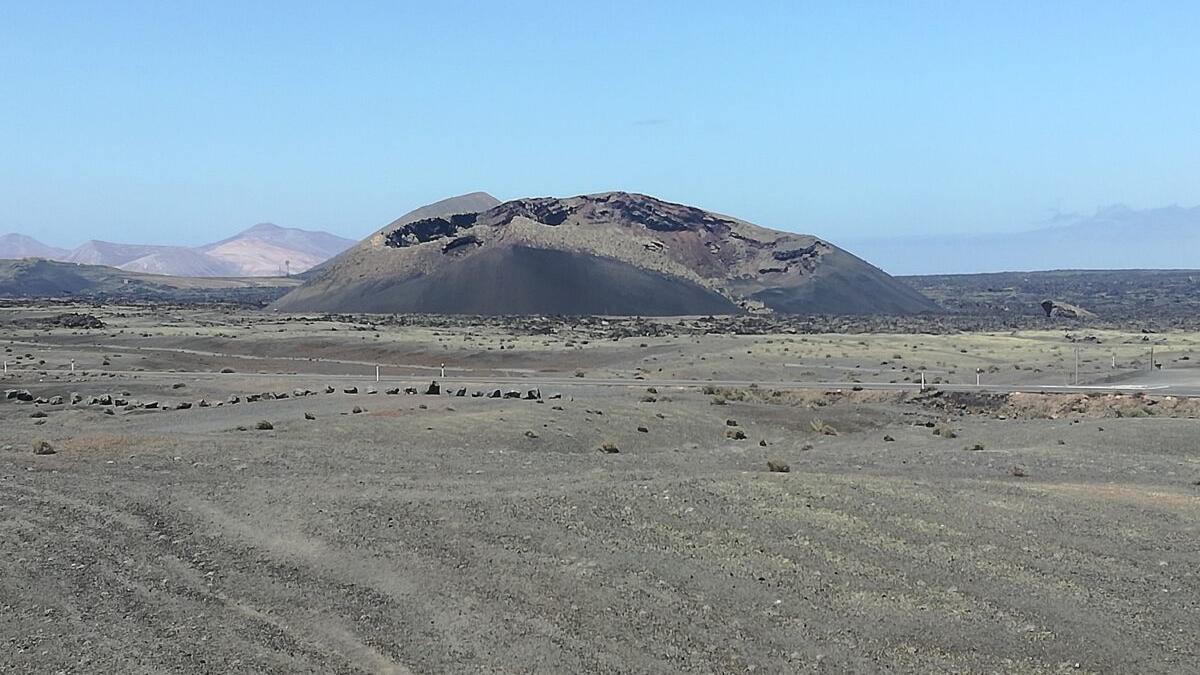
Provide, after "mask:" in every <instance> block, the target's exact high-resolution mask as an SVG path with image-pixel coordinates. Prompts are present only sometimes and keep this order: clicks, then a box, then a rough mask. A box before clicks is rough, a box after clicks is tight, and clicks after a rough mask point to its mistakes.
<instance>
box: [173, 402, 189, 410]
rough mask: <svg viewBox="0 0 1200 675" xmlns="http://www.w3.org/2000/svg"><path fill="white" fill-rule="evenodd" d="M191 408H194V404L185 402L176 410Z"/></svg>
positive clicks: (176, 407)
mask: <svg viewBox="0 0 1200 675" xmlns="http://www.w3.org/2000/svg"><path fill="white" fill-rule="evenodd" d="M191 408H192V404H191V403H188V402H187V401H184V402H182V403H180V404H179V405H177V406H175V409H176V410H190V409H191Z"/></svg>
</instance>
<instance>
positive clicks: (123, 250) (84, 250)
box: [63, 239, 183, 267]
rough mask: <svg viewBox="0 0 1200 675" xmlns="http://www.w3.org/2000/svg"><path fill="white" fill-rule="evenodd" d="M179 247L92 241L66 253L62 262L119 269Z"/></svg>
mask: <svg viewBox="0 0 1200 675" xmlns="http://www.w3.org/2000/svg"><path fill="white" fill-rule="evenodd" d="M180 248H183V247H181V246H150V245H145V244H115V243H113V242H111V241H99V240H96V239H93V240H91V241H88V242H84V243H83V244H81V245H80V246H79V247H77V248H75V249H74V250H73V251H71V252H70V253H68V254H67V255H66V256H65V257H64V258H63V261H64V262H73V263H76V264H79V265H103V266H105V267H120V266H121V265H124V264H125V263H128V262H133V261H134V260H137V259H138V258H142V257H145V256H148V255H151V254H154V253H159V252H165V251H169V250H172V249H180Z"/></svg>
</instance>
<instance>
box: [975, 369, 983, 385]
mask: <svg viewBox="0 0 1200 675" xmlns="http://www.w3.org/2000/svg"><path fill="white" fill-rule="evenodd" d="M982 377H983V369H982V368H976V369H975V386H976V387H978V386H979V385H980V384H982V380H981V378H982Z"/></svg>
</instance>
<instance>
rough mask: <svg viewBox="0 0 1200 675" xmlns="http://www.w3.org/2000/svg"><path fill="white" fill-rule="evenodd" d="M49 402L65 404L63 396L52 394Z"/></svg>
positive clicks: (51, 403)
mask: <svg viewBox="0 0 1200 675" xmlns="http://www.w3.org/2000/svg"><path fill="white" fill-rule="evenodd" d="M48 403H49V404H50V405H62V404H63V397H61V396H51V397H50V400H49V401H48Z"/></svg>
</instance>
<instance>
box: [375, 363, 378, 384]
mask: <svg viewBox="0 0 1200 675" xmlns="http://www.w3.org/2000/svg"><path fill="white" fill-rule="evenodd" d="M375 381H376V382H378V381H379V366H375Z"/></svg>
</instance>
